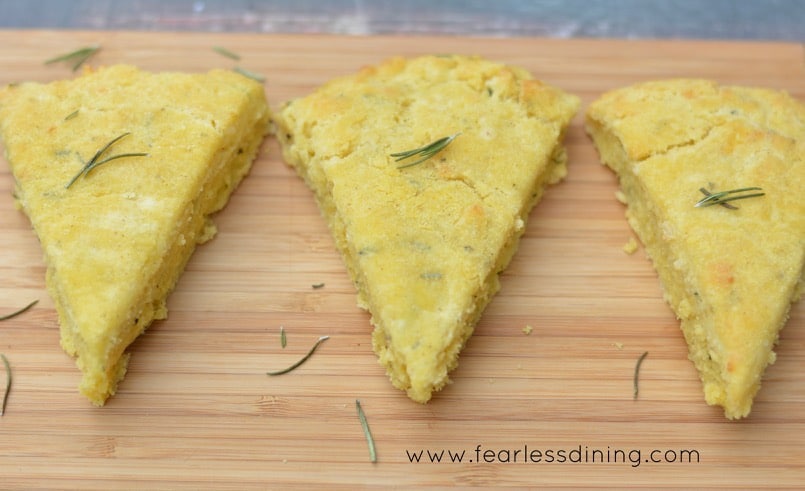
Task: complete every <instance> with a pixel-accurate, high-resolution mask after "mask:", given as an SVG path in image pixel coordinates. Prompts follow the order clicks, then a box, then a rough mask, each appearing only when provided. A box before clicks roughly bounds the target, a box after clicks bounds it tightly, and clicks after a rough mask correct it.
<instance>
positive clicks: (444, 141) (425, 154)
mask: <svg viewBox="0 0 805 491" xmlns="http://www.w3.org/2000/svg"><path fill="white" fill-rule="evenodd" d="M460 134H461V133H456V134H454V135H450V136H445V137H444V138H439V139H438V140H436V141H434V142H431V143H428V144H427V145H425V146H423V147H419V148H415V149H413V150H406V151H405V152H396V153H392V154H391V156H392V157H396V158H395V159H394V161H395V162H399V161H401V160H405V159H407V158H410V157H414V156H420V157H421V158H420V159H418V160H415V161H413V162H409V163H407V164H403V165H401V166H399V167H397V168H398V169H405V168H406V167H412V166H414V165H417V164H420V163H422V162H424V161H426V160H428V159H429V158H431V157H433V156H434V155H436V154H437V153H439V152H441V151H442V150H444V148H445V147H446V146H447V145H450V142H452V141H453V140H454V139H455V138H456V137H457V136H458V135H460Z"/></svg>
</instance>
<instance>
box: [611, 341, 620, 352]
mask: <svg viewBox="0 0 805 491" xmlns="http://www.w3.org/2000/svg"><path fill="white" fill-rule="evenodd" d="M612 346H614V347H616V348H618V349H619V350H622V349H623V343H618V342H614V343H612Z"/></svg>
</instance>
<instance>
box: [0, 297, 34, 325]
mask: <svg viewBox="0 0 805 491" xmlns="http://www.w3.org/2000/svg"><path fill="white" fill-rule="evenodd" d="M37 302H39V300H34V301H33V302H31V303H29V304H28V305H26V306H25V307H23V308H21V309H20V310H18V311H16V312H12V313H10V314H7V315H4V316H2V317H0V321H5V320H8V319H11V318H14V317H17V316H18V315H20V314H22V313H23V312H27V311H28V309H30V308H31V307H33V306H34V305H36V303H37Z"/></svg>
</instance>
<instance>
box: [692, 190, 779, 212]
mask: <svg viewBox="0 0 805 491" xmlns="http://www.w3.org/2000/svg"><path fill="white" fill-rule="evenodd" d="M699 191H701V192H702V194H703V195H704V198H702V199H700V200H699V201H697V202H696V204H695V205H693V206H695V207H697V208H700V207H703V206H713V205H721V206H723V207H724V208H729V209H730V210H737V209H738V207H736V206H733V205H731V204H729V203H728V201H735V200H738V199H746V198H756V197H758V196H764V195H765V194H766V193H762V192H761V193H747V191H763V189H761V188H759V187H757V186H752V187H748V188H739V189H730V190H729V191H719V192H717V193H711V192H710V191H708V190H707V189H705V188H699ZM741 193H743V194H741Z"/></svg>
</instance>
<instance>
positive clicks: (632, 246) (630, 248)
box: [623, 237, 637, 254]
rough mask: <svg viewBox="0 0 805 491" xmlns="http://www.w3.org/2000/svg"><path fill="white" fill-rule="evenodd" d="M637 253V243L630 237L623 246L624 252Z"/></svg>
mask: <svg viewBox="0 0 805 491" xmlns="http://www.w3.org/2000/svg"><path fill="white" fill-rule="evenodd" d="M635 251H637V241H636V240H635V238H634V237H629V241H628V242H627V243H626V244H624V245H623V252H625V253H626V254H634V253H635Z"/></svg>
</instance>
